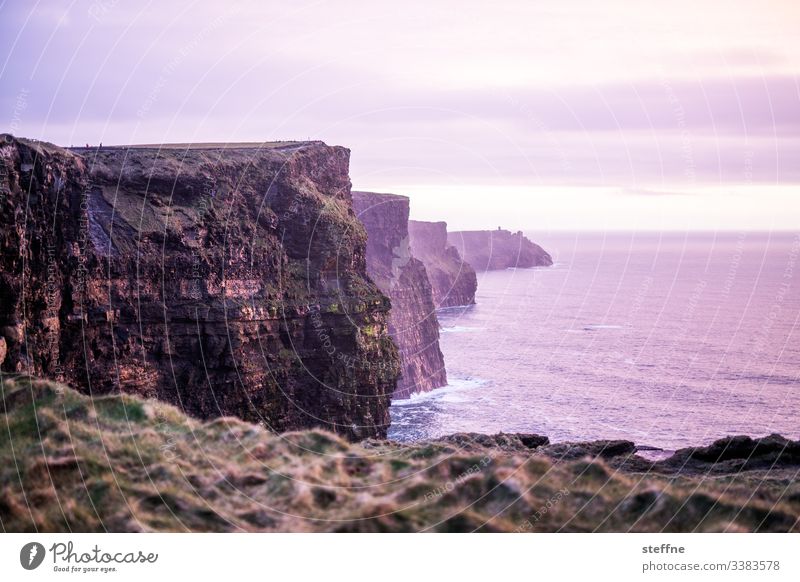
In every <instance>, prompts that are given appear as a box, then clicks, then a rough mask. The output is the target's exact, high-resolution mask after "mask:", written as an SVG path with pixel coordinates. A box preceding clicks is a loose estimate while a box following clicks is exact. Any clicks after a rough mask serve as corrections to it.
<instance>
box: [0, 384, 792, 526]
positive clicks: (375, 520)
mask: <svg viewBox="0 0 800 582" xmlns="http://www.w3.org/2000/svg"><path fill="white" fill-rule="evenodd" d="M0 394H2V408H1V409H0V417H2V419H0V421H2V422H3V423H4V425H5V426H7V427H8V429H9V430H8V431H2V434H0V477H2V478H0V483H2V484H3V485H2V489H0V523H2V524H3V528H4V530H6V531H54V532H58V531H70V532H80V531H329V532H341V531H357V532H381V531H392V532H403V531H408V532H411V531H443V532H468V531H484V532H592V531H603V532H627V531H639V532H800V481H798V479H797V477H798V473H800V441H790V440H787V439H785V438H783V437H780V436H778V435H772V436H768V437H764V438H760V439H753V438H750V437H743V436H739V437H729V438H726V439H722V440H719V441H717V442H715V443H713V444H712V445H709V446H704V447H695V448H688V449H683V450H681V451H677V452H676V453H675V454H673V455H672V456H671V457H669V458H668V459H665V460H663V461H658V462H653V461H648V460H646V459H643V458H642V457H640V456H638V455H637V454H636V446H635V445H634V444H633V443H631V442H628V441H597V442H588V443H550V442H549V440H548V439H547V438H546V437H543V436H540V435H526V434H500V435H493V436H490V435H481V434H457V435H451V436H448V437H443V438H440V439H435V440H431V441H425V442H419V443H413V444H401V443H397V442H392V441H386V440H380V439H366V440H364V441H361V442H359V443H348V442H347V441H345V440H343V439H341V438H340V437H337V436H335V435H334V434H332V433H329V432H326V431H320V430H313V431H302V432H290V433H284V434H281V435H275V434H273V433H270V432H269V431H267V430H265V429H264V428H263V427H261V426H258V425H254V424H249V423H246V422H243V421H240V420H237V419H233V418H220V419H216V420H211V421H207V422H201V421H198V420H195V419H193V418H191V417H188V416H186V415H184V414H183V413H181V412H180V411H179V410H178V409H177V408H174V407H172V406H169V405H167V404H164V403H163V402H160V401H157V400H142V399H140V398H138V397H135V396H131V395H124V394H123V395H110V396H103V397H98V398H89V397H87V396H84V395H82V394H80V393H79V392H76V391H74V390H72V389H70V388H68V387H66V386H63V385H59V384H55V383H53V382H49V381H45V380H39V379H36V378H30V377H24V376H16V377H13V376H7V375H4V376H3V377H2V392H0ZM9 435H12V436H13V440H12V438H11V437H10V436H9Z"/></svg>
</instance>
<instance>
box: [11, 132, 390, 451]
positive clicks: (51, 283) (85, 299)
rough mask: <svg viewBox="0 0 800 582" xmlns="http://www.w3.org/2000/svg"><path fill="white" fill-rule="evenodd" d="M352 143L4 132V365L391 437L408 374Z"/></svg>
mask: <svg viewBox="0 0 800 582" xmlns="http://www.w3.org/2000/svg"><path fill="white" fill-rule="evenodd" d="M348 166H349V151H348V150H347V149H345V148H341V147H330V146H327V145H325V144H323V143H321V142H279V143H274V144H253V145H252V146H248V145H237V146H235V147H233V146H231V147H225V146H221V145H219V146H218V145H214V144H206V145H196V146H190V147H189V148H188V149H187V148H186V147H180V148H179V147H173V148H170V147H164V148H151V147H129V148H122V147H121V148H103V149H100V150H75V151H69V150H66V149H62V148H59V147H56V146H53V145H51V144H45V143H41V142H35V141H29V140H24V139H15V138H13V137H11V136H8V135H4V136H2V139H1V140H0V172H1V173H0V187H2V195H1V197H0V248H1V249H2V257H1V258H0V340H2V341H1V342H0V343H1V344H2V345H3V348H4V349H3V350H2V352H4V358H3V361H2V370H3V371H4V372H25V373H34V374H37V375H41V376H45V377H50V378H55V379H58V380H62V381H65V382H68V383H69V384H70V385H72V386H74V387H76V388H78V389H80V390H83V391H85V392H87V393H89V394H92V395H100V394H107V393H116V392H126V393H132V394H136V395H138V396H142V397H147V398H158V399H160V400H163V401H166V402H169V403H172V404H175V405H177V406H178V407H180V408H181V409H182V410H184V411H185V412H187V413H189V414H191V415H193V416H196V417H199V418H211V417H218V416H237V417H239V418H242V419H246V420H249V421H253V422H260V423H263V424H264V425H265V426H267V427H268V428H270V429H271V430H274V431H287V430H293V429H301V428H308V427H324V428H326V429H328V430H332V431H335V432H337V433H339V434H342V435H344V436H346V437H347V438H351V439H360V438H365V437H370V436H375V437H379V436H383V435H385V433H386V429H387V427H388V424H389V422H390V419H389V413H388V408H389V404H390V399H391V395H392V393H393V391H394V389H395V385H396V381H397V376H398V374H399V359H398V355H397V350H396V347H395V346H394V344H393V343H392V341H391V340H390V339H389V337H388V335H387V334H386V332H387V319H388V313H389V307H390V304H389V300H388V299H387V298H386V296H385V295H384V294H383V293H381V292H380V290H379V289H378V288H377V287H376V286H375V285H374V283H373V282H372V281H371V280H370V279H369V277H368V275H367V271H366V254H365V253H366V238H367V237H366V232H365V231H364V228H363V226H362V225H361V223H360V222H359V221H358V220H357V219H356V216H355V214H354V213H353V209H352V200H351V197H350V180H349V176H348Z"/></svg>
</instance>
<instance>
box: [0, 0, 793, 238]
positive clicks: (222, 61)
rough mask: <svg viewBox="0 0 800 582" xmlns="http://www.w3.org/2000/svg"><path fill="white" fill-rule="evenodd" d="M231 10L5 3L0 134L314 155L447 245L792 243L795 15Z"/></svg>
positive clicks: (609, 5) (703, 6)
mask: <svg viewBox="0 0 800 582" xmlns="http://www.w3.org/2000/svg"><path fill="white" fill-rule="evenodd" d="M431 4H435V7H432V6H431ZM237 6H239V8H236V9H232V8H231V7H230V6H227V5H226V3H224V2H191V1H182V2H149V3H148V2H132V1H126V0H87V1H78V0H76V1H74V2H38V3H37V2H9V1H6V2H4V3H2V4H0V45H2V49H3V50H2V55H0V56H2V57H3V61H2V65H1V66H2V68H1V69H0V77H2V79H0V87H2V90H1V92H0V99H1V100H2V103H1V104H0V115H2V118H3V126H2V129H3V130H4V131H9V130H10V131H11V132H12V133H15V134H17V135H22V136H27V137H35V138H40V139H45V140H48V141H52V142H55V143H58V144H61V145H70V144H76V145H77V144H83V143H86V142H89V143H93V144H96V143H98V142H100V141H102V142H104V143H106V144H115V143H152V142H159V143H160V142H185V141H261V140H272V139H306V138H313V139H322V140H324V141H326V142H328V143H331V144H341V145H345V146H347V147H349V148H351V150H352V167H351V169H352V177H353V183H354V186H356V187H358V188H360V189H374V190H381V191H392V192H397V193H400V194H408V195H410V196H411V197H412V215H413V216H414V217H416V218H420V219H447V220H448V221H449V222H450V223H451V226H452V227H454V228H461V227H468V228H475V227H485V226H495V225H496V224H503V225H506V226H508V227H509V228H514V229H516V228H530V229H540V230H550V229H573V228H582V229H583V228H590V229H592V230H604V229H626V228H647V229H685V228H699V229H745V228H748V229H797V227H798V225H800V198H798V195H800V188H798V187H797V185H798V183H800V97H799V94H800V93H799V89H798V72H800V41H799V40H798V38H800V37H798V35H797V30H798V29H800V8H799V7H798V6H800V5H798V4H797V3H796V2H791V1H764V0H761V1H758V2H696V1H692V2H683V1H674V2H670V3H656V2H639V3H631V2H621V1H620V2H617V1H610V2H603V3H592V4H590V3H588V2H573V1H563V0H560V1H558V2H556V1H553V2H536V3H533V2H502V3H500V4H498V5H494V6H491V7H489V5H488V4H486V3H485V2H474V3H472V2H463V1H462V2H456V1H440V2H436V3H432V2H429V1H426V2H404V3H391V4H390V3H384V2H374V1H373V2H346V1H345V2H298V3H292V2H280V3H279V2H271V1H269V0H267V1H266V2H264V1H262V2H252V3H251V2H243V3H237Z"/></svg>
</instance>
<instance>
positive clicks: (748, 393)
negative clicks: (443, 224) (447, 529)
mask: <svg viewBox="0 0 800 582" xmlns="http://www.w3.org/2000/svg"><path fill="white" fill-rule="evenodd" d="M526 234H527V235H528V236H529V238H531V239H532V240H534V241H535V242H537V243H539V244H541V245H542V246H543V247H544V248H545V249H546V250H547V251H548V252H550V254H551V255H552V256H553V260H554V263H555V264H554V265H553V266H552V267H549V268H533V269H509V270H505V271H490V272H485V273H479V274H478V293H477V298H476V299H477V304H476V305H474V306H470V307H463V308H452V309H448V310H442V311H440V312H439V321H440V325H441V348H442V352H443V353H444V357H445V362H446V366H447V373H448V377H449V385H448V386H446V387H444V388H440V389H437V390H434V391H432V392H428V393H424V394H415V395H413V396H412V397H411V398H410V399H407V400H397V401H395V402H394V403H393V405H392V409H391V414H392V427H391V430H390V433H389V436H390V438H393V439H397V440H400V441H413V440H418V439H424V438H433V437H437V436H441V435H445V434H451V433H455V432H479V433H492V434H493V433H498V432H529V433H538V434H543V435H547V436H549V437H550V440H551V441H553V442H559V441H570V440H595V439H628V440H632V441H634V442H636V443H637V444H638V445H647V446H652V447H658V448H662V449H664V450H665V451H672V450H675V449H678V448H681V447H686V446H696V445H702V444H707V443H710V442H712V441H714V440H716V439H718V438H721V437H724V436H727V435H735V434H747V435H752V436H760V435H766V434H770V433H780V434H783V435H784V436H786V437H789V438H793V439H797V438H800V390H799V389H798V388H800V384H799V383H800V330H799V329H798V323H799V322H800V234H794V233H753V232H742V233H724V234H720V233H716V234H714V233H667V234H659V233H656V234H654V233H615V234H592V233H581V234H549V235H546V236H545V235H542V234H541V233H535V232H530V233H526Z"/></svg>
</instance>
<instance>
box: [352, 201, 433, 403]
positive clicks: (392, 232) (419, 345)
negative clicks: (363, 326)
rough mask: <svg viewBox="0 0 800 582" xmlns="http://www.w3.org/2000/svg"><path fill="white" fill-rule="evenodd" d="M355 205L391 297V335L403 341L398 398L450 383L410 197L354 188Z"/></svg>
mask: <svg viewBox="0 0 800 582" xmlns="http://www.w3.org/2000/svg"><path fill="white" fill-rule="evenodd" d="M353 207H354V208H355V210H356V213H357V215H358V217H359V219H360V220H361V221H362V222H363V223H364V226H365V227H366V229H367V237H368V238H367V270H368V272H369V274H370V277H372V280H373V281H375V283H376V284H377V285H378V287H379V288H380V289H381V291H383V292H384V293H385V294H386V295H388V296H389V298H390V300H391V303H392V308H391V311H390V314H389V334H390V335H391V337H392V338H393V339H394V341H395V342H396V343H397V347H398V349H399V351H400V359H401V362H402V374H401V376H400V379H399V381H398V383H397V390H396V391H395V397H396V398H406V397H408V396H409V395H411V394H413V393H415V392H426V391H429V390H432V389H434V388H439V387H441V386H445V385H446V384H447V373H446V371H445V366H444V356H442V352H441V350H440V349H439V321H438V319H437V317H436V306H435V303H434V300H433V292H432V289H431V284H430V281H429V280H428V274H427V271H426V269H425V265H424V264H423V263H422V261H420V260H419V259H417V258H416V257H414V256H413V254H412V252H411V247H410V244H409V232H408V228H409V225H408V216H409V199H408V198H407V197H406V196H398V195H396V194H379V193H375V192H356V191H354V192H353Z"/></svg>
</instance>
